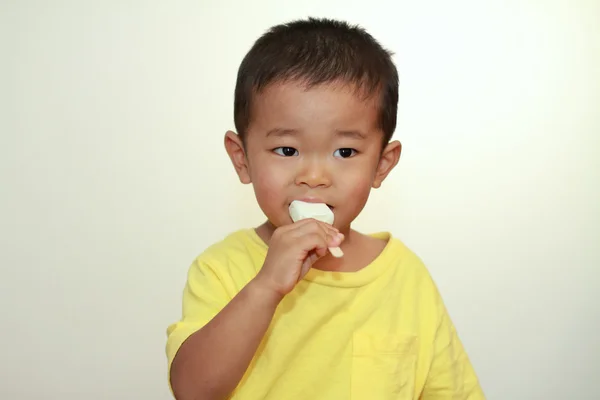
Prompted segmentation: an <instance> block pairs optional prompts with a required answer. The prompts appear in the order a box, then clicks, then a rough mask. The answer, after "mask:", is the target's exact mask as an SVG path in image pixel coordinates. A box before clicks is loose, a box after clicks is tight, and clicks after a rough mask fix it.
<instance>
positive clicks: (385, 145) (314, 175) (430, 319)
mask: <svg viewBox="0 0 600 400" xmlns="http://www.w3.org/2000/svg"><path fill="white" fill-rule="evenodd" d="M397 102H398V74H397V71H396V68H395V66H394V64H393V62H392V60H391V57H390V53H388V52H387V51H386V50H384V49H383V48H382V47H381V46H380V45H379V44H378V43H377V42H376V41H375V40H374V39H373V38H372V37H371V36H370V35H369V34H367V33H366V32H365V31H364V30H362V29H360V28H358V27H352V26H349V25H347V24H346V23H343V22H337V21H332V20H324V19H308V20H302V21H295V22H292V23H289V24H285V25H279V26H276V27H273V28H272V29H271V30H270V31H269V32H267V33H266V34H265V35H263V36H262V37H261V38H259V39H258V40H257V41H256V43H255V44H254V46H253V47H252V49H251V50H250V51H249V53H248V54H247V55H246V57H245V58H244V60H243V61H242V64H241V66H240V68H239V73H238V79H237V84H236V89H235V102H234V116H235V125H236V129H237V134H236V133H233V132H227V133H226V135H225V147H226V150H227V153H228V154H229V157H230V158H231V161H232V163H233V166H234V167H235V170H236V172H237V174H238V176H239V179H240V181H241V182H242V183H244V184H249V183H252V184H253V187H254V191H255V194H256V198H257V201H258V204H259V206H260V207H261V209H262V211H263V212H264V214H265V215H266V217H267V222H265V223H264V224H263V225H261V226H259V227H258V228H256V229H246V230H240V231H238V232H235V233H233V234H231V235H229V236H228V237H226V238H225V239H224V240H222V241H220V242H219V243H216V244H214V245H212V246H210V247H209V248H208V249H207V250H205V251H204V252H203V253H202V254H201V255H200V256H199V257H198V258H197V259H196V260H195V262H194V263H193V264H192V266H191V267H190V270H189V274H188V281H187V284H186V286H185V290H184V294H183V317H182V319H181V321H179V322H178V323H176V324H173V325H171V326H170V327H169V329H168V340H167V355H168V361H169V371H170V385H171V388H172V391H173V393H174V395H175V397H176V398H177V399H180V400H187V399H190V400H191V399H226V398H233V399H244V400H254V399H277V400H296V399H297V400H300V399H302V400H318V399H328V400H330V399H334V400H337V399H360V400H386V399H427V400H431V399H469V400H475V399H483V398H484V395H483V393H482V391H481V389H480V387H479V383H478V380H477V378H476V375H475V373H474V371H473V369H472V367H471V364H470V362H469V359H468V357H467V355H466V353H465V351H464V349H463V347H462V345H461V342H460V341H459V339H458V337H457V334H456V332H455V330H454V327H453V325H452V322H451V321H450V319H449V317H448V314H447V313H446V310H445V307H444V304H443V302H442V300H441V298H440V296H439V294H438V291H437V290H436V287H435V285H434V283H433V282H432V280H431V278H430V276H429V274H428V273H427V270H426V269H425V267H424V266H423V264H422V263H421V261H420V260H419V259H418V258H417V257H416V256H415V255H414V254H413V253H412V252H411V251H410V250H409V249H407V248H406V247H405V246H404V245H403V244H402V243H401V242H400V241H399V240H398V239H395V238H393V237H392V236H391V234H389V233H379V234H373V235H363V234H361V233H358V232H356V231H354V230H352V229H351V228H350V226H351V223H352V221H353V220H354V219H355V218H356V217H357V216H358V214H359V213H360V212H361V210H362V209H363V207H364V205H365V203H366V201H367V198H368V196H369V193H370V190H371V188H378V187H379V186H380V185H381V183H382V182H383V181H384V179H385V178H386V177H387V176H388V174H389V173H390V171H391V170H392V169H393V168H394V166H395V165H396V163H397V162H398V160H399V157H400V150H401V146H400V143H399V142H398V141H391V137H392V134H393V132H394V130H395V126H396V110H397ZM293 200H304V201H307V202H321V203H326V204H327V205H328V206H329V207H330V209H331V210H332V211H333V213H334V215H335V221H334V225H333V226H331V225H329V224H326V223H323V222H320V221H317V220H314V219H308V220H301V221H298V222H295V223H294V222H292V220H291V218H290V216H289V212H288V207H289V205H290V203H291V202H292V201H293ZM332 246H333V247H336V246H339V247H340V248H341V249H342V250H343V252H344V256H343V257H342V258H334V257H332V256H331V254H329V253H328V252H327V249H328V247H332Z"/></svg>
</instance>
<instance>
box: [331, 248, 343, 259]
mask: <svg viewBox="0 0 600 400" xmlns="http://www.w3.org/2000/svg"><path fill="white" fill-rule="evenodd" d="M329 252H330V253H331V255H332V256H334V257H335V258H340V257H343V256H344V252H343V251H342V249H340V248H339V247H330V248H329Z"/></svg>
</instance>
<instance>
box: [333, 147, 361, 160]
mask: <svg viewBox="0 0 600 400" xmlns="http://www.w3.org/2000/svg"><path fill="white" fill-rule="evenodd" d="M355 154H356V150H354V149H350V148H343V149H337V150H336V151H335V152H334V153H333V156H334V157H341V158H349V157H352V156H353V155H355Z"/></svg>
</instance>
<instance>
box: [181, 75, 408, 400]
mask: <svg viewBox="0 0 600 400" xmlns="http://www.w3.org/2000/svg"><path fill="white" fill-rule="evenodd" d="M377 107H378V104H377V101H376V99H375V98H373V99H367V100H365V99H364V97H363V96H357V93H356V91H355V90H354V87H352V86H348V85H344V84H336V83H329V84H324V85H320V86H317V87H312V88H310V89H307V88H306V87H304V86H303V85H302V84H300V83H299V82H286V83H278V84H273V85H271V86H269V87H267V88H266V89H265V90H264V91H263V92H262V93H261V94H259V95H257V96H256V97H255V99H254V104H253V109H252V121H251V124H250V126H249V127H248V131H247V137H246V141H245V142H246V145H244V144H243V142H242V140H241V138H240V137H239V136H238V135H237V134H235V133H234V132H231V131H229V132H227V133H226V135H225V148H226V150H227V153H228V154H229V157H230V158H231V161H232V163H233V166H234V168H235V170H236V172H237V174H238V177H239V179H240V181H241V182H242V183H244V184H252V185H253V187H254V191H255V194H256V199H257V201H258V204H259V206H260V208H261V209H262V211H263V212H264V214H265V215H266V217H267V222H265V223H264V224H262V225H261V226H259V227H258V228H257V229H256V231H257V233H258V235H259V236H260V237H261V238H262V239H263V240H264V241H265V242H266V243H267V244H268V245H269V250H268V254H267V257H266V259H265V262H264V265H263V267H262V268H261V270H260V272H259V273H258V275H257V276H256V277H255V278H254V279H253V280H252V281H250V282H249V283H248V285H247V286H246V287H244V288H243V289H242V290H241V291H240V293H238V295H236V296H235V297H234V298H233V300H232V301H231V302H229V303H228V304H227V305H226V306H225V307H224V308H223V310H221V312H220V313H218V314H217V315H216V316H215V317H214V318H213V319H212V320H211V321H210V322H209V323H208V324H206V325H205V326H204V327H203V328H201V329H200V330H198V331H197V332H195V333H194V334H192V335H191V336H190V337H189V338H188V339H187V340H186V341H185V342H184V343H183V344H182V346H181V347H180V349H179V351H178V353H177V355H176V356H175V359H174V360H173V364H172V367H171V386H172V388H173V392H174V393H175V397H176V398H177V399H180V400H187V399H190V400H192V399H194V400H195V399H225V398H227V397H228V396H229V395H230V394H231V392H232V391H233V390H234V389H235V387H236V386H237V385H238V383H239V381H240V380H241V379H242V377H243V374H244V372H245V371H246V369H247V368H248V365H249V364H250V362H251V360H252V357H253V356H254V354H255V352H256V349H257V348H258V346H259V344H260V342H261V340H262V338H263V336H264V334H265V332H266V331H267V329H268V327H269V324H270V322H271V320H272V318H273V315H274V313H275V311H276V309H277V306H278V305H279V303H280V302H281V300H282V299H283V298H284V297H285V296H286V295H287V294H288V293H289V292H290V291H291V290H293V288H294V287H295V285H296V284H297V282H298V281H300V280H301V279H302V278H303V276H304V274H306V272H307V271H308V269H309V268H319V269H322V270H330V271H345V272H351V271H357V270H359V269H360V268H362V267H364V266H366V265H368V264H369V263H370V262H371V261H372V260H373V259H374V258H376V257H377V255H378V254H379V253H380V252H381V250H382V249H383V247H384V246H385V242H383V241H381V240H377V239H374V238H371V237H368V236H366V235H362V234H360V233H358V232H356V231H354V230H352V229H351V224H352V221H354V219H355V218H356V217H357V216H358V215H359V214H360V212H361V211H362V209H363V208H364V206H365V204H366V202H367V200H368V197H369V194H370V191H371V189H372V188H379V187H380V186H381V184H382V182H383V181H384V180H385V178H386V177H387V176H388V174H389V173H390V171H391V170H392V169H393V168H394V166H396V164H397V163H398V160H399V157H400V152H401V145H400V143H399V142H397V141H393V142H390V143H387V144H385V145H383V144H382V142H383V132H381V131H380V130H379V128H378V123H377V118H378V108H377ZM295 199H299V200H308V201H313V202H324V203H326V204H328V205H329V206H330V207H331V208H332V210H333V212H334V215H335V222H334V226H330V225H328V224H325V223H322V222H319V221H316V220H311V219H309V220H303V221H298V222H296V223H293V221H292V220H291V218H290V216H289V211H288V207H289V205H290V203H291V202H292V201H293V200H295ZM335 246H340V247H341V248H342V250H343V251H344V254H345V255H344V257H343V258H341V259H336V258H334V257H332V256H331V255H329V253H328V252H327V248H328V247H335Z"/></svg>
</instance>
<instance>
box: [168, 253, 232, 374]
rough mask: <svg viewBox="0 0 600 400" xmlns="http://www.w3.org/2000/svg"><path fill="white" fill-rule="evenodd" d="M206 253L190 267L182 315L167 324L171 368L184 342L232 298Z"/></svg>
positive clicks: (169, 366)
mask: <svg viewBox="0 0 600 400" xmlns="http://www.w3.org/2000/svg"><path fill="white" fill-rule="evenodd" d="M211 265H212V263H210V262H207V260H206V259H205V258H203V257H199V258H197V259H196V260H195V261H194V262H193V263H192V265H191V266H190V268H189V271H188V276H187V281H186V284H185V287H184V290H183V298H182V317H181V319H180V320H179V321H178V322H176V323H174V324H172V325H170V326H169V327H168V328H167V345H166V353H167V359H168V371H169V374H170V370H171V364H172V363H173V359H174V358H175V355H176V354H177V351H178V350H179V348H180V347H181V345H182V344H183V342H184V341H185V340H186V339H187V338H188V337H190V336H191V335H192V334H193V333H194V332H196V331H197V330H199V329H200V328H202V327H203V326H204V325H206V324H207V323H208V322H209V321H210V320H211V319H212V318H213V317H214V316H215V315H217V314H218V313H219V312H220V311H221V310H222V309H223V307H225V305H226V304H227V303H228V302H229V301H230V300H231V299H230V296H229V295H228V294H227V291H226V290H225V287H224V285H223V282H222V281H221V278H220V277H219V275H218V274H217V273H216V271H215V270H214V268H212V266H211Z"/></svg>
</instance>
